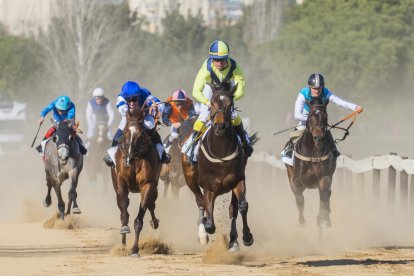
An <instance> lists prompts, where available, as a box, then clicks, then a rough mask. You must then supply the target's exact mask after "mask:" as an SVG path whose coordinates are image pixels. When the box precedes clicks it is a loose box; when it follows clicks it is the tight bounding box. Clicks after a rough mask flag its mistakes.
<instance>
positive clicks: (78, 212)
mask: <svg viewBox="0 0 414 276" xmlns="http://www.w3.org/2000/svg"><path fill="white" fill-rule="evenodd" d="M72 213H73V214H81V213H82V212H81V210H80V209H79V208H78V207H75V208H72Z"/></svg>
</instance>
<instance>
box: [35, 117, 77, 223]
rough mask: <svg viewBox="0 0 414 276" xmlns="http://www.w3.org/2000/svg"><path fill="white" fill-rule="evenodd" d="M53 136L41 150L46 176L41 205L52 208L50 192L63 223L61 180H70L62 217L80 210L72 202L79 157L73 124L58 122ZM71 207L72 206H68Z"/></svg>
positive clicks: (74, 199) (65, 121)
mask: <svg viewBox="0 0 414 276" xmlns="http://www.w3.org/2000/svg"><path fill="white" fill-rule="evenodd" d="M55 128H56V132H55V133H54V135H53V136H52V138H51V140H49V141H48V142H47V144H46V146H45V153H44V165H45V172H46V183H47V195H46V198H45V200H44V202H43V204H44V205H45V207H49V206H50V205H51V204H52V198H51V196H50V192H51V190H52V188H54V190H55V192H56V196H57V199H58V209H59V213H60V218H61V219H62V220H63V219H64V211H65V202H64V201H63V199H62V193H61V185H62V183H63V181H64V180H66V179H69V180H70V183H71V184H70V189H69V202H68V207H67V211H66V215H69V214H70V211H71V207H73V209H72V212H73V213H74V214H80V213H81V210H80V209H79V207H78V204H77V202H76V199H77V196H78V194H77V192H76V188H77V186H78V179H79V174H80V173H81V171H82V167H83V155H82V154H81V153H80V151H79V145H78V143H77V142H76V140H75V136H76V131H77V127H76V125H75V124H74V123H73V121H67V120H64V121H61V122H59V124H58V125H55ZM72 204H73V205H72Z"/></svg>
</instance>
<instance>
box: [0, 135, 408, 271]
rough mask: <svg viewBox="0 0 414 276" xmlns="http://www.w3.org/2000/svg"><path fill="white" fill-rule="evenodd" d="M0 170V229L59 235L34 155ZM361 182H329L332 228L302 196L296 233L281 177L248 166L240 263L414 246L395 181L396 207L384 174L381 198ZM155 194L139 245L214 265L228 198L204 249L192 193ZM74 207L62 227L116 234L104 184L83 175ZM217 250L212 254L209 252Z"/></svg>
mask: <svg viewBox="0 0 414 276" xmlns="http://www.w3.org/2000/svg"><path fill="white" fill-rule="evenodd" d="M43 131H45V130H43ZM33 133H34V128H32V129H29V130H28V134H27V135H33ZM39 136H40V135H39ZM275 148H276V149H275ZM275 148H273V149H270V148H269V151H270V152H277V150H278V149H277V148H280V147H279V146H277V147H276V146H275ZM86 158H88V157H86ZM0 164H1V166H0V172H1V186H2V193H1V196H0V207H1V210H2V211H1V212H0V223H3V222H8V223H9V222H12V223H13V222H16V223H21V222H24V223H36V222H37V223H39V222H40V223H45V225H49V227H54V228H56V227H55V226H53V225H54V223H55V219H56V212H57V201H56V195H55V193H54V191H53V190H52V205H51V206H50V207H49V208H45V207H44V206H43V200H44V198H45V196H46V191H47V189H46V182H45V173H44V168H43V164H42V160H41V158H40V156H38V155H37V153H36V152H35V150H34V149H31V148H26V149H25V150H24V151H23V152H22V153H20V154H16V155H13V156H4V157H3V156H2V157H1V158H0ZM85 166H87V163H86V165H85ZM85 169H87V168H85ZM364 176H365V182H364V183H363V184H357V182H356V181H355V179H354V178H355V177H354V178H352V177H351V178H350V179H349V181H348V182H347V183H346V184H340V183H339V181H338V176H334V182H333V186H332V197H331V209H332V212H331V220H332V228H330V229H324V230H322V231H320V230H319V229H318V227H317V225H316V216H317V212H318V208H319V195H318V191H317V190H307V191H305V218H306V220H307V224H306V226H305V227H299V226H298V224H297V215H298V214H297V210H296V206H295V200H294V197H293V194H292V192H291V191H290V188H289V184H288V180H287V175H286V171H284V170H275V169H271V168H270V167H269V166H268V165H266V164H262V163H255V162H249V163H248V166H247V200H248V202H249V212H248V223H249V226H250V229H251V231H252V234H253V236H254V240H255V242H254V244H253V245H252V246H251V247H249V248H247V247H245V246H243V245H242V239H241V236H242V224H241V217H240V216H239V218H238V232H239V242H240V247H241V251H240V252H241V254H242V255H240V256H238V257H237V258H241V259H243V260H257V259H262V258H268V257H271V256H304V255H309V254H327V255H329V254H335V253H336V252H343V251H346V250H350V249H355V248H365V247H383V246H408V245H412V244H414V237H413V235H412V231H411V230H412V229H413V226H414V222H413V220H412V219H411V218H412V217H413V213H412V212H409V211H408V210H407V209H408V208H407V207H408V206H407V203H405V205H403V204H404V202H403V198H402V197H401V196H400V195H399V192H400V191H399V189H398V182H397V189H396V197H395V201H393V202H388V200H387V194H386V192H387V183H386V176H387V175H386V174H384V176H382V178H381V183H379V184H380V187H381V194H380V197H379V198H375V197H374V196H373V192H372V190H373V186H372V185H373V183H372V175H371V174H370V173H366V174H365V175H364ZM68 188H69V183H68V182H65V183H64V184H63V195H64V200H65V202H66V203H67V201H68V200H67V193H68ZM158 191H159V197H158V200H157V207H156V216H157V218H158V219H159V220H160V227H159V228H158V229H157V230H153V229H152V228H151V227H150V225H149V219H150V216H149V213H147V214H146V216H145V218H144V229H143V232H142V235H141V237H142V238H143V240H144V239H149V240H150V241H151V240H152V241H159V243H162V244H165V246H166V248H168V250H167V252H168V253H170V252H174V253H179V254H186V253H200V252H205V255H204V256H205V260H206V262H209V261H210V262H215V261H214V260H211V258H209V257H208V256H212V255H214V252H223V250H224V249H225V248H226V246H227V245H226V242H224V239H227V238H226V237H224V236H223V235H226V236H227V237H228V234H229V227H230V226H229V219H228V204H229V200H228V199H229V196H230V195H223V196H221V197H219V198H218V200H217V202H216V209H215V222H216V224H217V232H216V234H215V235H212V236H210V241H211V243H210V247H204V246H201V245H200V244H199V243H198V240H197V230H198V225H197V216H198V209H197V207H196V203H195V200H194V196H193V195H192V193H191V192H190V191H189V189H188V188H187V187H186V186H185V187H183V188H181V190H180V196H179V199H178V200H174V199H173V197H172V195H171V192H170V190H168V191H167V196H166V197H164V196H163V192H164V185H163V183H162V182H161V181H160V183H159V188H158ZM130 199H131V201H130V205H129V213H130V222H129V226H130V227H131V229H133V220H134V219H135V217H136V215H137V212H138V208H139V199H140V195H139V194H130ZM78 204H79V208H80V209H81V210H82V214H81V215H71V216H68V217H67V221H68V223H69V224H70V226H64V227H63V228H65V229H67V228H76V227H78V228H79V227H81V228H89V227H95V228H105V229H114V232H117V231H118V229H119V228H120V226H121V223H120V220H119V216H120V212H119V209H118V207H117V204H116V198H115V192H114V190H113V187H112V184H111V181H110V179H109V178H104V179H101V180H100V181H98V183H95V184H94V183H89V181H88V179H87V177H86V174H85V172H84V171H83V172H82V173H81V177H80V180H79V186H78ZM74 219H75V220H74ZM50 225H52V226H50ZM28 235H30V233H28ZM132 242H133V235H132V234H130V235H127V243H128V244H131V243H132ZM108 243H112V244H113V245H114V246H117V245H120V244H121V235H118V236H116V237H115V238H114V239H113V240H111V241H108ZM214 245H216V247H211V246H214ZM217 246H218V247H217ZM220 246H221V247H220ZM211 248H213V249H211ZM217 248H219V249H217ZM217 250H218V251H217ZM220 250H221V251H220ZM211 252H213V253H211ZM121 255H122V254H121ZM237 258H236V259H235V260H229V262H235V263H237V260H241V259H237Z"/></svg>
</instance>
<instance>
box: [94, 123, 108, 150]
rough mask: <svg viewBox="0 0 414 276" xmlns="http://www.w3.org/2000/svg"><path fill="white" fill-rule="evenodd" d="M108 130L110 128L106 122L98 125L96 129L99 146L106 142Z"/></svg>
mask: <svg viewBox="0 0 414 276" xmlns="http://www.w3.org/2000/svg"><path fill="white" fill-rule="evenodd" d="M107 129H108V126H107V124H106V122H103V121H100V122H97V123H96V128H95V135H94V137H95V139H96V142H97V143H98V144H100V143H102V142H104V141H105V140H106V131H107Z"/></svg>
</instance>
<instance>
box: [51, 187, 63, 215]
mask: <svg viewBox="0 0 414 276" xmlns="http://www.w3.org/2000/svg"><path fill="white" fill-rule="evenodd" d="M61 185H62V183H57V182H56V183H55V185H53V187H54V189H55V192H56V197H57V200H58V209H59V213H60V219H61V220H64V219H65V202H64V201H63V199H62V191H61V189H60V187H61Z"/></svg>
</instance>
